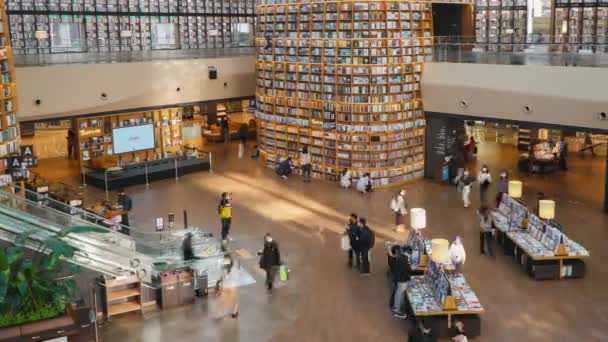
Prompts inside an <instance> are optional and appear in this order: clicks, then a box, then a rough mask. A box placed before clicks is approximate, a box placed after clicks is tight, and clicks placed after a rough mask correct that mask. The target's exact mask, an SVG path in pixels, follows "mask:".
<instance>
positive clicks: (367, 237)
mask: <svg viewBox="0 0 608 342" xmlns="http://www.w3.org/2000/svg"><path fill="white" fill-rule="evenodd" d="M359 228H360V229H361V238H360V240H359V241H360V245H359V247H360V248H359V255H360V257H361V273H362V274H364V275H369V274H371V265H370V256H371V255H370V253H371V250H372V248H374V245H375V244H376V235H375V234H374V232H373V231H372V230H371V228H369V226H368V225H367V220H366V219H364V218H359Z"/></svg>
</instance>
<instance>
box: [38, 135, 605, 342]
mask: <svg viewBox="0 0 608 342" xmlns="http://www.w3.org/2000/svg"><path fill="white" fill-rule="evenodd" d="M211 150H212V152H213V158H214V169H213V173H195V174H190V175H187V176H184V177H181V178H180V179H179V180H175V179H168V180H164V181H159V182H155V183H151V184H150V185H149V186H148V187H146V186H134V187H130V188H128V189H127V192H128V193H130V194H131V196H132V197H133V201H134V210H133V212H132V218H133V219H132V221H133V223H134V224H135V225H136V226H138V227H140V228H142V229H150V230H152V229H154V224H153V223H154V218H155V217H158V216H162V215H166V214H167V213H169V212H176V213H179V212H180V211H181V210H182V209H186V210H188V213H189V221H190V222H191V224H192V225H197V226H200V227H204V228H205V229H208V230H210V231H212V232H215V233H218V232H219V220H218V218H217V213H216V205H217V201H218V199H219V194H220V193H221V192H223V191H230V192H232V193H233V197H234V203H233V206H234V209H233V212H234V223H233V237H234V240H235V241H234V244H233V248H234V249H238V250H240V251H241V253H239V254H240V255H241V256H242V260H241V261H242V265H243V267H245V268H246V269H247V270H248V272H249V273H251V274H252V275H253V276H254V277H255V279H256V281H257V284H254V285H251V286H247V287H244V288H241V289H240V296H239V297H240V305H241V315H240V317H239V318H238V319H236V320H234V319H231V318H225V319H223V320H217V319H215V318H214V317H215V316H216V314H217V312H218V301H217V299H216V298H214V297H213V296H211V297H208V298H205V299H199V300H198V301H197V303H196V304H195V305H192V306H189V307H184V308H179V309H173V310H167V311H152V312H147V313H145V314H143V315H139V314H127V315H124V316H118V317H115V318H113V319H112V321H111V322H106V323H104V325H103V327H102V335H103V337H104V339H105V340H106V341H121V342H122V341H124V342H131V341H146V342H148V341H149V342H156V341H168V340H171V341H276V342H283V341H285V342H287V341H289V342H296V341H307V342H310V341H332V342H333V341H405V340H406V336H407V331H408V329H410V328H411V323H410V322H409V321H401V320H396V319H394V318H393V317H392V315H391V314H390V311H389V309H388V305H387V304H388V294H389V293H390V289H389V286H388V282H387V280H386V277H385V275H384V273H385V269H386V256H385V252H384V246H383V243H384V241H386V239H395V238H400V237H399V236H396V235H395V234H393V233H392V232H391V222H392V215H391V213H390V211H389V209H388V205H389V200H390V197H391V195H392V194H393V192H394V191H396V190H395V189H388V190H378V191H376V192H374V193H372V194H371V195H360V194H358V193H356V192H355V191H352V190H344V189H341V188H339V187H338V185H337V184H333V183H328V182H323V181H313V182H312V183H303V182H302V181H301V179H300V178H299V177H295V176H294V177H291V178H290V179H288V180H286V181H284V180H281V179H278V178H277V177H276V176H275V174H274V173H273V172H272V170H270V169H267V168H266V167H264V166H263V165H262V163H261V162H257V161H253V160H251V159H248V158H245V159H239V158H238V157H237V146H236V145H234V144H231V145H228V146H225V145H221V144H220V145H215V146H212V147H211ZM516 158H517V151H516V149H515V148H514V147H512V146H506V145H499V144H495V143H490V142H487V143H482V144H480V146H479V156H478V160H477V161H476V162H474V163H473V164H472V165H471V167H473V168H477V167H478V165H479V164H481V163H487V164H488V165H489V166H490V168H491V170H492V172H493V175H494V176H496V175H497V173H498V170H499V169H501V168H507V169H511V170H512V171H513V178H518V179H521V180H523V181H524V184H525V187H524V192H525V196H524V200H525V202H526V203H528V204H529V205H532V203H533V202H532V201H533V198H534V194H535V193H536V191H543V192H545V193H546V194H547V195H548V196H549V197H551V198H554V199H555V200H556V201H557V221H558V222H560V223H561V224H563V225H564V227H565V231H566V233H567V234H568V235H569V236H570V237H571V238H573V239H574V240H577V241H580V242H581V243H582V244H583V245H584V246H586V247H587V248H588V249H589V250H590V252H591V256H592V257H591V259H590V260H589V262H588V264H587V266H588V268H587V276H586V277H585V278H584V279H581V280H566V281H540V282H539V281H533V280H532V279H530V278H529V277H528V276H527V275H526V274H524V273H523V271H522V270H521V269H520V268H519V267H518V265H516V264H515V262H514V261H513V260H511V259H510V258H509V257H506V256H503V255H500V254H499V255H496V256H494V257H481V256H479V253H478V243H477V242H478V225H477V223H476V222H477V221H476V216H475V209H473V208H469V209H465V208H463V207H462V203H461V201H460V196H459V193H457V192H456V189H455V188H454V187H452V186H449V185H446V184H440V183H436V182H431V181H427V180H422V181H419V182H416V183H413V184H410V185H407V186H406V189H407V190H408V200H409V204H410V207H423V208H426V209H427V214H428V228H427V229H426V231H425V234H426V236H428V237H443V238H448V239H450V240H452V239H453V238H454V237H455V236H456V235H460V236H462V237H463V239H464V244H465V247H466V249H467V251H468V259H467V262H466V264H465V265H464V274H465V275H466V277H467V279H468V281H469V282H470V284H471V286H472V288H473V289H474V290H475V291H476V292H477V295H478V297H479V298H480V301H481V303H482V305H483V306H484V307H485V309H486V313H485V314H484V315H483V318H482V336H481V337H478V338H476V339H475V341H489V342H502V341H505V342H508V341H533V342H545V341H546V342H555V341H585V342H587V341H598V342H599V341H606V340H608V291H607V289H606V283H607V282H608V272H607V271H606V270H607V269H606V265H605V264H604V262H605V260H607V259H608V249H607V248H606V247H605V246H606V243H608V215H607V214H606V213H605V212H604V211H602V205H603V202H602V201H603V184H604V183H603V182H604V178H603V177H604V167H605V157H591V156H585V157H581V156H577V155H575V154H573V155H572V157H571V158H570V170H569V171H568V172H567V173H558V174H554V175H547V176H536V175H518V174H517V171H516V167H515V161H516ZM61 163H63V164H61ZM53 165H55V166H53ZM59 165H64V166H65V168H61V167H60V166H59ZM69 169H70V168H69V167H67V165H66V164H65V162H63V161H60V160H55V161H52V160H49V161H43V163H42V164H41V168H40V170H41V171H42V172H43V174H45V175H47V176H48V177H49V178H54V179H57V180H62V181H66V182H71V183H73V184H78V182H79V177H78V174H77V171H76V172H71V173H69V172H66V170H69ZM86 191H91V192H99V191H98V190H94V189H93V188H91V187H87V189H86ZM475 193H476V192H475ZM112 196H113V195H112ZM473 197H474V204H475V202H476V201H477V198H476V197H477V196H473ZM474 206H475V205H473V207H474ZM351 212H355V213H358V214H359V215H361V216H365V217H367V218H368V219H369V222H370V225H371V227H372V228H373V229H374V230H376V232H377V235H378V236H379V237H380V239H378V242H377V244H376V247H375V249H374V251H373V253H374V254H373V259H372V262H373V274H372V276H371V277H362V276H360V275H359V274H357V273H356V272H355V271H353V270H349V269H348V268H347V267H346V258H345V255H344V253H343V252H341V251H340V249H339V240H338V238H339V234H340V233H341V232H342V231H343V230H344V224H345V220H346V217H347V215H348V214H349V213H351ZM177 216H178V218H180V215H177ZM179 224H180V223H179V222H178V226H179ZM265 232H271V233H272V234H273V235H275V238H276V239H277V240H278V242H279V244H280V247H281V252H282V255H283V256H284V258H285V260H286V261H287V263H288V265H289V267H290V268H291V270H292V277H291V279H290V281H289V284H288V285H287V286H286V287H284V288H281V289H279V290H277V291H276V292H275V294H274V295H272V296H268V295H267V294H266V292H265V290H264V288H263V285H262V282H263V276H262V274H261V273H260V272H259V271H258V270H257V267H256V263H257V260H256V257H252V256H250V255H251V254H255V252H256V251H257V250H258V249H260V248H261V244H262V236H263V234H264V233H265Z"/></svg>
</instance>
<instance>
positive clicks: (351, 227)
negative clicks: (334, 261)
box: [346, 214, 361, 268]
mask: <svg viewBox="0 0 608 342" xmlns="http://www.w3.org/2000/svg"><path fill="white" fill-rule="evenodd" d="M346 234H348V240H349V241H350V249H349V250H348V267H353V258H354V259H355V265H356V266H357V268H360V267H361V257H360V255H359V253H358V252H357V251H358V250H359V239H360V237H361V231H360V229H359V225H358V224H357V214H350V217H349V218H348V224H347V225H346Z"/></svg>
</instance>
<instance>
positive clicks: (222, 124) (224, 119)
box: [220, 118, 230, 144]
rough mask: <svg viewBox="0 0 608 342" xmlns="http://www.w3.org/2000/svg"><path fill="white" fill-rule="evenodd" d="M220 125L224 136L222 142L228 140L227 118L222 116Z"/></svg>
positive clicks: (225, 142) (228, 123)
mask: <svg viewBox="0 0 608 342" xmlns="http://www.w3.org/2000/svg"><path fill="white" fill-rule="evenodd" d="M220 127H221V130H222V137H224V144H227V143H229V142H230V122H229V121H228V118H223V119H222V121H221V122H220Z"/></svg>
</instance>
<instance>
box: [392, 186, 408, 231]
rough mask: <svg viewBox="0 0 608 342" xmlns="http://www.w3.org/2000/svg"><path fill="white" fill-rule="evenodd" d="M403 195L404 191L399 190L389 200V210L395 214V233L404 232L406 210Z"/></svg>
mask: <svg viewBox="0 0 608 342" xmlns="http://www.w3.org/2000/svg"><path fill="white" fill-rule="evenodd" d="M405 195H406V191H405V189H401V190H399V192H398V193H397V194H396V195H395V197H393V199H391V210H392V211H393V212H394V213H395V231H396V232H398V233H403V232H405V216H406V215H407V208H408V206H407V201H406V200H405Z"/></svg>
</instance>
